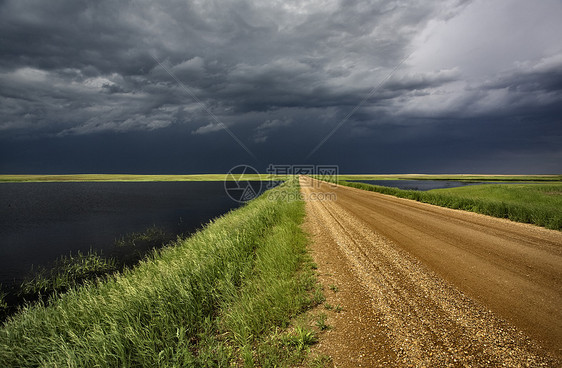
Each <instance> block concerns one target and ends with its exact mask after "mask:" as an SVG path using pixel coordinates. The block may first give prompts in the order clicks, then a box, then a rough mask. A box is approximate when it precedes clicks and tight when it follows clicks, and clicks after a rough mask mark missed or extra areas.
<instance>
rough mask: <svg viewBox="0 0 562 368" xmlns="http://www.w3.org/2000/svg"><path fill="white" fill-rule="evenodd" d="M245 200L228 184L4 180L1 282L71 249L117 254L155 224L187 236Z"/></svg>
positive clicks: (0, 214) (13, 279)
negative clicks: (119, 243)
mask: <svg viewBox="0 0 562 368" xmlns="http://www.w3.org/2000/svg"><path fill="white" fill-rule="evenodd" d="M240 205H241V204H240V203H237V202H235V201H233V200H232V199H231V198H230V197H229V196H228V195H227V193H226V192H225V190H224V183H223V182H143V183H139V182H135V183H122V182H120V183H112V182H104V183H85V182H81V183H1V184H0V284H3V285H4V286H7V285H11V284H13V283H15V282H20V281H21V280H22V279H23V278H24V277H25V276H26V274H28V273H29V271H30V269H31V267H32V265H34V266H38V265H43V266H45V265H49V264H50V263H51V262H52V261H54V260H55V259H56V258H57V257H59V256H60V255H68V254H69V253H70V252H72V253H73V254H76V252H77V251H81V252H84V253H85V252H87V251H88V250H89V249H91V248H92V249H95V250H101V251H102V254H104V255H108V254H111V253H112V251H114V250H115V245H114V244H115V240H116V239H118V238H119V237H120V236H122V235H125V234H128V233H131V232H142V231H144V230H146V229H147V228H148V227H150V226H153V225H155V226H157V227H159V228H163V229H164V230H166V231H167V232H169V233H172V234H182V233H183V234H187V233H190V232H193V231H194V230H197V229H198V228H200V227H201V225H202V224H205V223H207V222H208V221H209V220H210V219H212V218H215V217H217V216H219V215H221V214H224V213H226V212H228V211H229V210H231V209H234V208H237V207H239V206H240Z"/></svg>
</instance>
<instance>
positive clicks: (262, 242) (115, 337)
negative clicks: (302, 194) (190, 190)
mask: <svg viewBox="0 0 562 368" xmlns="http://www.w3.org/2000/svg"><path fill="white" fill-rule="evenodd" d="M276 192H277V193H276ZM272 193H273V194H278V195H276V196H273V197H271V196H269V194H272ZM280 193H281V194H283V195H279V194H280ZM298 193H299V187H298V181H297V180H294V179H293V180H290V181H288V182H286V183H285V184H284V185H281V186H279V187H277V188H274V189H272V190H271V191H269V192H266V193H265V194H264V195H262V196H261V197H259V198H258V199H256V200H254V201H251V202H250V203H249V204H247V205H246V206H244V207H242V208H240V209H238V210H235V211H232V212H230V213H228V214H226V215H224V216H223V217H221V218H219V219H217V220H215V221H213V222H212V223H210V224H209V225H208V226H207V227H205V228H204V229H203V230H201V231H199V232H198V233H196V234H195V235H193V236H192V237H189V238H187V239H180V240H178V241H177V242H176V243H175V244H173V245H171V246H168V247H165V248H163V249H161V250H159V251H156V252H155V253H154V254H153V255H152V256H151V257H149V258H148V259H146V260H144V261H142V262H141V263H140V264H139V265H138V266H136V267H135V268H133V269H129V270H125V271H124V272H123V273H121V274H115V275H112V276H109V277H107V278H105V279H103V280H98V281H95V282H90V283H88V284H86V285H85V286H82V287H75V288H72V289H71V290H70V291H68V292H66V293H64V294H60V295H58V296H55V297H54V298H53V299H51V300H50V301H49V302H47V303H46V304H45V303H42V302H40V303H39V304H36V305H33V306H29V307H26V308H25V309H23V310H21V311H20V312H19V313H17V314H16V315H14V316H12V317H9V319H8V320H7V321H6V322H5V323H4V325H3V326H2V328H1V329H0V366H6V367H16V366H17V367H32V366H52V367H62V366H65V367H110V366H111V367H116V366H122V367H140V366H142V367H164V366H166V367H172V366H175V367H185V366H198V367H211V366H221V367H227V366H233V365H236V366H286V365H292V364H300V362H301V360H302V359H303V357H304V355H305V354H306V351H307V347H308V346H309V345H310V344H312V343H314V342H315V340H316V333H317V332H316V331H315V329H314V328H313V327H311V325H312V323H311V322H310V321H308V320H307V319H306V318H304V317H302V316H303V315H302V313H303V312H304V311H306V310H307V308H310V307H312V306H314V305H316V304H317V303H319V302H321V301H322V298H323V297H322V293H321V291H320V289H319V288H318V285H317V283H316V277H315V274H314V270H313V265H312V263H311V260H310V258H309V256H308V255H307V252H306V245H307V237H306V235H305V234H304V233H303V231H302V229H301V227H300V225H301V223H302V221H303V219H304V215H305V212H304V203H303V202H302V201H286V200H282V199H281V198H294V197H297V198H298ZM298 316H301V317H298Z"/></svg>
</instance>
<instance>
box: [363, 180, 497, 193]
mask: <svg viewBox="0 0 562 368" xmlns="http://www.w3.org/2000/svg"><path fill="white" fill-rule="evenodd" d="M353 181H354V182H357V183H365V184H372V185H382V186H385V187H392V188H398V189H404V190H422V191H426V190H431V189H444V188H456V187H464V186H467V185H479V184H492V183H483V182H478V183H466V182H462V181H453V180H353ZM493 184H498V183H493Z"/></svg>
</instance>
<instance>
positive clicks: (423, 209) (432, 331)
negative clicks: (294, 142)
mask: <svg viewBox="0 0 562 368" xmlns="http://www.w3.org/2000/svg"><path fill="white" fill-rule="evenodd" d="M301 191H302V194H303V196H304V198H305V200H306V202H307V204H306V206H307V221H306V224H305V228H306V230H307V231H308V232H309V233H310V234H311V235H312V239H313V246H312V253H313V256H314V258H315V260H316V262H317V264H318V272H319V275H320V278H321V281H322V282H323V284H324V285H329V286H330V287H329V288H328V287H327V288H326V291H325V293H326V295H327V303H328V306H329V308H328V309H327V310H326V311H327V312H328V323H329V324H331V325H332V326H333V328H332V329H331V330H329V331H328V332H326V333H325V334H324V337H323V338H322V339H321V342H320V344H319V346H318V347H317V349H318V351H319V352H321V353H324V354H328V355H330V356H332V358H333V363H334V366H337V367H359V366H363V367H375V366H416V367H422V366H427V367H445V366H455V367H456V366H459V367H462V366H467V367H473V366H482V367H489V366H506V367H518V366H529V367H541V366H544V367H557V366H562V232H559V231H553V230H547V229H543V228H538V227H535V226H532V225H526V224H519V223H514V222H511V221H508V220H503V219H496V218H492V217H488V216H483V215H478V214H474V213H470V212H465V211H457V210H451V209H446V208H441V207H437V206H432V205H428V204H423V203H419V202H415V201H411V200H405V199H400V198H396V197H392V196H387V195H383V194H379V193H373V192H367V191H362V190H359V189H355V188H349V187H342V186H336V185H333V184H328V183H323V182H319V181H316V180H313V179H311V178H306V177H301ZM334 306H337V308H335V310H334ZM340 309H341V312H339V313H338V312H337V311H339V310H340Z"/></svg>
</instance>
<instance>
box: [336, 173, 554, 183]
mask: <svg viewBox="0 0 562 368" xmlns="http://www.w3.org/2000/svg"><path fill="white" fill-rule="evenodd" d="M338 179H339V180H345V181H349V180H444V181H462V182H498V181H503V182H511V181H517V182H519V181H525V182H527V181H531V182H562V175H473V174H452V175H451V174H446V175H443V174H436V175H432V174H351V175H345V174H341V175H339V176H338Z"/></svg>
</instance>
